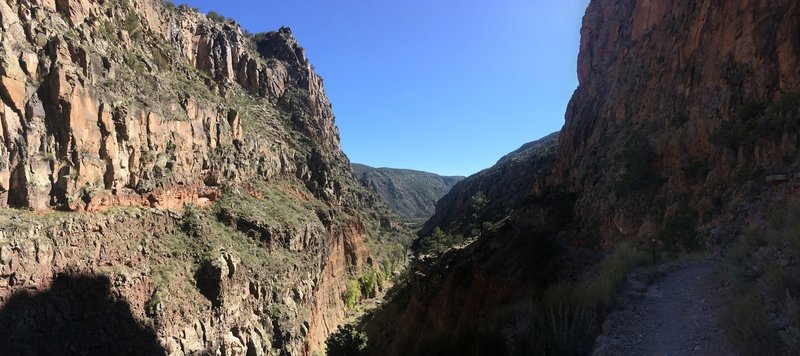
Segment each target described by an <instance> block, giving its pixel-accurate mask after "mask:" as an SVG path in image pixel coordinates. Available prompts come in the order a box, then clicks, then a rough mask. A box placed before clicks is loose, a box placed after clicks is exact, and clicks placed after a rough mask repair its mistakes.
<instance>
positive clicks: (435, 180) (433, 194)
mask: <svg viewBox="0 0 800 356" xmlns="http://www.w3.org/2000/svg"><path fill="white" fill-rule="evenodd" d="M352 166H353V171H355V173H356V176H358V177H359V178H360V179H361V182H362V183H364V185H366V186H367V187H369V188H370V189H372V190H373V191H375V192H376V193H378V195H379V196H380V197H381V198H383V201H384V202H385V203H386V205H388V206H389V208H391V209H392V210H393V211H394V212H395V213H397V215H399V216H400V217H401V218H403V219H406V220H411V221H413V220H417V221H418V220H423V221H424V220H426V219H428V218H429V217H431V215H433V212H434V208H435V204H436V201H437V200H439V198H441V197H442V196H444V195H445V194H447V192H449V191H450V188H452V187H453V185H455V184H456V183H458V181H460V180H462V179H464V177H460V176H440V175H437V174H434V173H428V172H421V171H415V170H411V169H397V168H373V167H370V166H366V165H363V164H357V163H353V164H352Z"/></svg>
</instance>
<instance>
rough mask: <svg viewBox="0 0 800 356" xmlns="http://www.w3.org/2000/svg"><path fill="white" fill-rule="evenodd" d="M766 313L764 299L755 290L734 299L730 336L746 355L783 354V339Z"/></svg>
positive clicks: (729, 327) (729, 326)
mask: <svg viewBox="0 0 800 356" xmlns="http://www.w3.org/2000/svg"><path fill="white" fill-rule="evenodd" d="M766 315H767V314H766V313H765V311H764V305H763V301H762V300H761V297H759V296H758V294H756V293H755V292H750V293H748V294H746V295H744V296H742V297H740V298H738V299H736V300H734V302H733V310H732V316H731V320H730V322H729V323H728V324H727V327H728V334H729V335H728V336H729V338H730V340H731V341H732V342H733V343H734V344H735V345H736V346H737V347H738V349H739V350H740V351H742V352H743V353H744V354H745V355H770V354H781V352H780V349H781V347H780V343H781V340H780V338H779V336H778V333H777V332H775V330H773V329H772V326H771V325H770V323H769V320H768V319H767V317H766Z"/></svg>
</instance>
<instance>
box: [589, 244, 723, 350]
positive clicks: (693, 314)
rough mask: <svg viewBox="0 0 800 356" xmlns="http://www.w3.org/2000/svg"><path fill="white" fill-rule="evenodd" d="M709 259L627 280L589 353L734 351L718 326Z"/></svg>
mask: <svg viewBox="0 0 800 356" xmlns="http://www.w3.org/2000/svg"><path fill="white" fill-rule="evenodd" d="M713 276H714V265H713V261H710V260H701V261H688V262H683V263H681V264H679V265H677V266H676V267H675V268H673V269H672V271H671V272H669V273H667V275H665V276H663V277H661V278H659V279H657V280H655V281H654V282H653V283H651V284H650V285H649V286H646V285H645V284H644V283H642V282H640V281H638V280H637V279H635V278H629V279H628V281H627V282H626V283H627V286H628V288H626V292H625V293H626V298H625V299H626V302H625V303H624V304H623V305H624V309H623V310H620V311H616V312H613V313H611V314H610V315H609V316H608V318H607V319H606V322H605V323H604V325H603V329H604V332H603V335H601V336H600V337H599V338H598V342H597V343H596V349H595V352H594V355H648V356H649V355H658V356H664V355H669V356H679V355H737V353H736V352H735V351H734V348H733V347H732V345H731V344H730V342H729V341H728V339H727V337H726V335H725V329H724V328H723V324H722V317H723V315H724V310H725V307H724V304H723V298H722V297H721V295H722V288H721V287H720V285H719V283H718V282H717V281H716V280H715V279H714V278H713Z"/></svg>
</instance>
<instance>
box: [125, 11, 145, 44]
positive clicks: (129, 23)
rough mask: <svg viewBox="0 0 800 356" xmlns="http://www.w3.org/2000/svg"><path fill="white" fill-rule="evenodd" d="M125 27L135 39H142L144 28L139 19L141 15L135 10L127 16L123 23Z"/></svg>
mask: <svg viewBox="0 0 800 356" xmlns="http://www.w3.org/2000/svg"><path fill="white" fill-rule="evenodd" d="M122 25H123V28H124V29H125V31H128V35H129V36H130V37H131V38H133V39H137V40H138V39H141V38H142V28H141V22H140V19H139V15H137V14H136V13H135V12H133V11H131V12H129V13H128V15H127V16H125V20H124V21H123V23H122Z"/></svg>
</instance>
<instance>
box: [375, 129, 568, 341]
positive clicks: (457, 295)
mask: <svg viewBox="0 0 800 356" xmlns="http://www.w3.org/2000/svg"><path fill="white" fill-rule="evenodd" d="M558 151H559V150H558V133H554V134H551V135H548V136H546V137H544V138H542V139H540V140H537V141H534V142H531V143H528V144H526V145H524V146H522V147H521V148H520V149H518V150H516V151H514V152H512V153H510V154H508V155H506V156H505V157H503V158H502V159H500V160H499V161H498V162H497V163H496V164H495V165H494V166H492V167H490V168H488V169H485V170H483V171H481V172H479V173H476V174H474V175H472V176H469V177H467V178H466V179H464V180H463V181H461V182H459V183H458V184H456V185H455V186H454V187H453V189H452V190H451V191H450V192H449V193H448V194H447V195H445V196H444V197H443V198H442V199H440V200H439V202H438V203H437V205H436V214H435V215H434V216H433V217H432V218H431V219H430V220H428V221H427V222H426V223H425V226H424V227H423V228H422V230H420V232H419V235H420V236H421V237H420V239H419V240H418V241H417V243H416V244H417V246H416V248H417V249H418V253H420V254H422V253H431V254H436V255H434V256H431V255H423V256H421V257H420V258H419V259H417V260H416V261H415V263H413V264H412V268H411V270H410V271H409V273H408V277H407V280H406V281H405V284H404V285H402V286H398V287H397V288H396V289H395V291H394V293H393V294H392V298H391V299H390V300H388V301H387V303H386V304H384V305H383V306H382V307H381V308H380V309H379V310H377V311H376V312H374V313H372V314H370V315H368V316H366V317H365V318H364V319H363V320H362V323H361V326H362V328H363V329H364V330H365V331H366V332H367V334H368V335H369V338H370V343H371V344H370V347H371V349H370V352H371V353H372V354H376V355H377V354H385V355H407V354H412V355H416V354H420V355H421V354H429V355H446V354H462V353H465V352H467V353H469V352H472V353H475V354H487V353H496V354H503V352H504V350H505V348H504V347H503V346H502V345H501V346H497V345H489V348H482V347H484V346H487V345H486V344H478V343H476V341H478V342H480V343H483V342H484V341H485V338H484V337H483V335H484V333H485V332H486V331H487V328H491V327H495V326H497V325H503V324H507V325H506V326H507V327H509V328H513V327H516V326H517V325H516V324H515V322H514V321H512V320H509V319H508V318H507V317H508V316H509V315H513V313H516V311H515V310H512V309H508V308H506V307H507V306H509V305H512V304H514V303H515V302H516V301H519V300H526V299H527V298H529V297H530V295H529V293H530V291H531V290H536V289H541V288H543V287H544V286H546V283H547V282H548V281H549V280H551V279H552V278H553V276H554V274H555V272H556V271H557V270H559V269H563V266H564V265H567V264H569V262H568V261H560V260H558V259H556V258H554V257H556V256H559V255H561V254H562V252H561V251H562V250H563V249H564V247H563V246H561V245H560V244H559V243H558V242H557V241H554V240H553V239H550V238H549V237H550V236H553V235H554V234H555V233H556V232H557V231H559V230H561V229H563V228H564V226H565V224H567V223H568V222H569V221H570V217H571V209H572V206H571V203H572V202H573V200H572V198H571V197H570V196H569V195H566V194H558V193H555V192H550V193H542V192H541V191H540V189H542V187H543V186H544V184H545V179H546V178H547V174H548V173H549V172H550V171H551V169H552V168H553V167H554V165H555V163H556V159H557V157H558ZM434 229H436V230H440V231H441V233H433V231H434ZM454 236H458V238H454ZM442 239H445V240H444V241H442ZM453 244H455V245H456V246H455V247H454V248H450V249H449V250H446V251H444V252H442V249H441V247H445V248H446V247H451V246H450V245H453ZM526 315H528V314H524V313H522V314H520V317H524V316H526ZM418 330H425V332H424V333H423V334H420V333H419V332H418ZM489 331H490V332H492V333H494V332H497V333H498V334H499V333H500V332H501V331H500V330H489ZM499 342H501V343H502V342H505V341H503V340H500V341H499Z"/></svg>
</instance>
